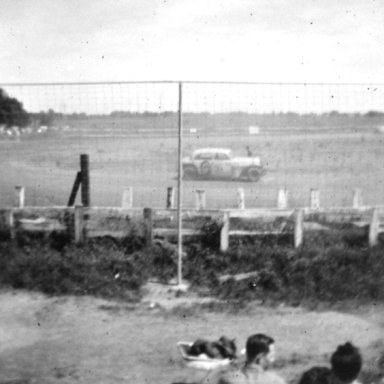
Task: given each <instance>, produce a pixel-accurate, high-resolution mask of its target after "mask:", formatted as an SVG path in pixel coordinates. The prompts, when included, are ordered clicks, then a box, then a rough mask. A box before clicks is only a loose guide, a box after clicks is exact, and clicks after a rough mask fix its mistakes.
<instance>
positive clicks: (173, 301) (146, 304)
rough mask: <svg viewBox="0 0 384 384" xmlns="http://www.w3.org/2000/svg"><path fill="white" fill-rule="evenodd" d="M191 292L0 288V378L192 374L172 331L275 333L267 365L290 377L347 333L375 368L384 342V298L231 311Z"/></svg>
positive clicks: (240, 336) (183, 336) (321, 358)
mask: <svg viewBox="0 0 384 384" xmlns="http://www.w3.org/2000/svg"><path fill="white" fill-rule="evenodd" d="M194 304H196V302H195V301H194V298H193V297H180V298H175V297H174V293H170V292H169V291H168V287H162V286H159V285H156V284H152V285H151V286H148V291H147V295H146V297H145V299H144V300H143V301H142V303H140V304H139V305H136V306H134V305H132V304H126V303H122V302H113V301H105V300H101V299H95V298H92V297H60V298H57V297H56V298H50V297H46V296H43V295H41V294H37V293H27V292H23V291H3V292H1V293H0V306H1V314H0V383H8V382H12V383H29V384H32V383H42V384H44V383H84V384H85V383H122V382H125V383H139V384H140V383H171V382H172V381H183V380H187V379H188V380H198V379H200V378H201V377H203V375H204V374H203V373H202V372H197V371H191V370H189V369H188V368H186V367H184V365H183V362H182V360H181V357H180V355H179V353H178V351H177V348H176V343H177V342H178V341H180V340H193V339H195V338H197V337H206V338H210V339H216V338H218V337H220V336H221V335H227V336H229V337H236V340H237V345H238V347H239V348H242V347H243V346H244V343H245V340H246V338H247V336H249V335H250V334H252V333H256V332H265V333H268V334H270V335H272V336H273V337H275V339H276V341H277V346H278V352H279V359H278V360H277V362H276V369H277V370H278V371H279V373H280V374H281V375H283V376H284V377H286V378H287V379H288V380H289V381H290V382H295V381H296V380H297V377H298V375H300V373H301V372H302V371H303V370H304V369H305V368H306V367H308V366H310V365H312V364H318V363H322V364H326V363H327V361H328V359H329V353H330V352H332V351H333V350H334V348H335V347H336V345H337V344H338V343H341V342H345V341H347V340H351V341H353V342H354V343H356V344H357V345H358V346H359V347H360V348H361V349H362V351H363V353H364V358H365V369H366V370H367V369H375V367H374V365H375V364H376V361H377V357H378V356H379V354H380V353H382V352H383V350H384V332H383V330H384V321H383V318H384V316H383V315H384V308H383V306H378V305H375V304H372V305H369V306H364V307H356V306H355V307H350V308H349V309H348V310H344V311H336V310H333V311H329V310H327V311H316V312H313V311H312V312H310V311H307V310H305V309H303V308H292V307H286V306H283V305H280V306H274V307H267V306H261V305H260V304H255V305H253V306H252V307H251V308H249V309H247V310H241V311H240V312H238V313H235V312H234V311H233V310H230V311H226V312H224V313H223V312H220V313H218V312H212V311H208V310H207V309H205V310H202V309H199V308H198V307H197V306H196V305H194Z"/></svg>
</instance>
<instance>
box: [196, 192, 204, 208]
mask: <svg viewBox="0 0 384 384" xmlns="http://www.w3.org/2000/svg"><path fill="white" fill-rule="evenodd" d="M205 206H206V198H205V191H203V190H201V189H197V190H196V209H198V210H203V209H205Z"/></svg>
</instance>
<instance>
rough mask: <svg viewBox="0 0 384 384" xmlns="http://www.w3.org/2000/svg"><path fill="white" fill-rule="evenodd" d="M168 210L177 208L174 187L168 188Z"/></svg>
mask: <svg viewBox="0 0 384 384" xmlns="http://www.w3.org/2000/svg"><path fill="white" fill-rule="evenodd" d="M166 208H167V209H172V208H175V189H174V188H173V187H168V188H167V201H166Z"/></svg>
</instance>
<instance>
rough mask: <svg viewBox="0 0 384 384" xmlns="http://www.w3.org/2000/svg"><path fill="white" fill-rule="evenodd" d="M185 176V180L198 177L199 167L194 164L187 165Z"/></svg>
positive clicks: (184, 170) (184, 171)
mask: <svg viewBox="0 0 384 384" xmlns="http://www.w3.org/2000/svg"><path fill="white" fill-rule="evenodd" d="M183 177H184V179H185V180H191V179H195V178H196V177H197V169H196V168H195V167H193V166H189V167H185V168H184V169H183Z"/></svg>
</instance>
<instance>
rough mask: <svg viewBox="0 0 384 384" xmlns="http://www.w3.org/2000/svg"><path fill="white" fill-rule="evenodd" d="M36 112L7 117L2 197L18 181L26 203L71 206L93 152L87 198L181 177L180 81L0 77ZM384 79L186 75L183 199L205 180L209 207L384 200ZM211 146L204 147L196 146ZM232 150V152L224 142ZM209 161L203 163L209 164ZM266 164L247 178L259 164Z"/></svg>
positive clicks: (162, 197) (151, 190) (149, 194)
mask: <svg viewBox="0 0 384 384" xmlns="http://www.w3.org/2000/svg"><path fill="white" fill-rule="evenodd" d="M0 88H2V89H3V90H4V91H5V92H6V93H7V94H8V95H9V96H11V97H15V98H17V99H18V100H19V101H20V102H22V103H23V106H24V108H25V109H26V110H27V111H28V112H29V113H30V115H31V123H30V126H28V127H26V128H24V129H18V128H16V127H13V128H9V127H1V132H0V137H1V139H0V147H1V151H0V156H1V163H0V182H1V189H0V204H1V205H2V206H7V205H12V204H13V199H14V187H15V186H16V185H22V186H24V187H25V204H26V205H30V206H54V205H66V204H67V201H68V197H69V195H70V192H71V189H72V185H73V182H74V179H75V176H76V173H77V171H78V170H79V156H80V154H83V153H86V154H88V155H89V158H90V166H91V168H90V175H91V203H92V205H95V206H121V204H122V196H123V192H124V190H126V189H130V191H131V192H132V199H133V206H134V207H144V206H148V207H165V205H166V199H167V188H168V187H173V188H177V175H178V174H177V171H178V132H179V127H178V105H179V83H177V82H121V83H120V82H118V83H112V82H111V83H82V84H80V83H76V84H3V85H0ZM383 106H384V85H383V84H271V83H269V84H267V83H266V84H261V83H206V82H201V83H197V82H184V83H182V117H183V119H182V121H183V125H182V136H183V140H182V154H183V156H184V157H188V158H187V159H184V160H183V163H184V166H187V165H188V166H191V167H192V166H194V167H195V168H194V171H191V168H189V173H188V174H185V175H184V176H188V177H185V178H184V180H183V188H182V196H183V199H182V201H183V206H184V207H195V205H196V196H198V195H199V194H200V195H201V193H202V192H200V191H204V192H203V193H204V196H205V197H204V198H205V200H206V207H207V208H212V209H217V208H233V207H237V206H238V203H239V202H238V200H239V191H241V192H242V196H243V200H244V205H245V207H246V208H256V207H275V206H276V201H277V196H278V193H279V190H281V189H282V188H284V189H286V190H287V191H288V205H289V206H291V207H298V206H307V205H308V201H309V193H310V190H311V189H317V190H318V191H319V194H320V204H321V205H323V206H325V207H332V206H350V205H352V195H353V191H354V190H356V189H358V190H360V191H361V196H362V200H363V204H366V205H380V204H384V172H383V171H384V170H383V164H384V151H383V140H384V112H383ZM200 149H206V151H203V152H197V153H196V152H195V151H196V150H200ZM227 150H228V151H227ZM203 163H204V164H205V165H204V166H203V165H202V164H203ZM252 165H254V166H256V167H260V166H261V167H262V169H263V172H262V173H261V174H260V175H259V176H260V177H259V176H257V177H251V176H250V175H251V171H250V168H251V166H252Z"/></svg>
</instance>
